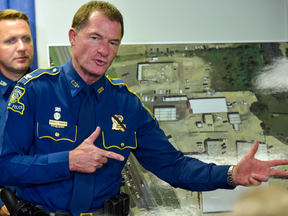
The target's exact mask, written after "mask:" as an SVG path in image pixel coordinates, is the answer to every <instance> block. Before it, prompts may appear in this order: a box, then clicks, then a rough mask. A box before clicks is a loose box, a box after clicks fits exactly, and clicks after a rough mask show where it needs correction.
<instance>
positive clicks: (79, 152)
mask: <svg viewBox="0 0 288 216" xmlns="http://www.w3.org/2000/svg"><path fill="white" fill-rule="evenodd" d="M99 134H100V127H97V128H96V130H95V131H94V132H93V133H92V134H91V135H90V136H89V137H88V138H87V139H85V140H84V141H83V142H82V143H81V144H80V145H79V146H78V147H77V148H75V149H74V150H72V151H70V152H69V167H70V171H76V172H83V173H93V172H95V171H96V169H97V168H101V167H102V166H103V164H105V163H107V160H108V159H107V158H112V159H115V160H119V161H124V157H123V156H122V155H119V154H116V153H114V152H110V151H106V150H103V149H100V148H98V147H96V146H95V145H94V144H93V143H94V141H95V140H96V139H97V137H98V136H99Z"/></svg>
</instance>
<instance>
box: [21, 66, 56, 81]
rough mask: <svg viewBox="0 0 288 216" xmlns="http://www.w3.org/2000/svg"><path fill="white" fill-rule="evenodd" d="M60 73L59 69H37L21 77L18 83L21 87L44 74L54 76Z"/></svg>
mask: <svg viewBox="0 0 288 216" xmlns="http://www.w3.org/2000/svg"><path fill="white" fill-rule="evenodd" d="M59 72H60V68H59V67H52V68H45V69H37V70H34V71H32V72H31V73H28V74H26V75H25V76H23V77H22V78H21V79H20V80H19V81H18V82H19V83H22V84H23V85H26V84H27V83H28V82H30V81H31V80H33V79H35V78H38V77H40V76H42V75H44V74H49V75H52V76H53V75H56V74H58V73H59Z"/></svg>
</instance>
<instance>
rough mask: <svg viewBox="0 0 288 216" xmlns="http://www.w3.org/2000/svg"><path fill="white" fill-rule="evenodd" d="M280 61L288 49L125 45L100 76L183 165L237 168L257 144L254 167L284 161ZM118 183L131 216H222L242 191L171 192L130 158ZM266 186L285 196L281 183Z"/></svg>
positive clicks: (286, 122)
mask: <svg viewBox="0 0 288 216" xmlns="http://www.w3.org/2000/svg"><path fill="white" fill-rule="evenodd" d="M287 54H288V43H222V44H194V43H193V44H192V43H191V44H136V45H125V44H124V45H121V46H120V48H119V51H118V55H117V56H116V58H115V60H114V62H113V64H112V65H111V67H110V68H109V70H108V71H107V73H106V75H108V76H110V77H112V78H120V79H122V80H123V81H124V82H125V83H126V84H127V85H128V86H129V89H130V90H131V91H133V92H135V93H136V94H137V95H138V96H139V98H140V99H141V100H142V102H143V103H144V104H145V106H146V107H147V108H148V109H150V111H151V112H152V113H153V114H154V115H155V117H156V119H157V120H158V121H159V124H160V127H161V128H162V130H163V131H164V132H165V134H166V136H167V138H168V140H169V141H170V142H171V144H172V145H173V146H174V147H175V148H176V149H177V150H180V151H182V152H183V154H184V155H186V156H188V157H194V158H198V159H200V160H202V161H204V162H207V163H215V164H218V165H224V164H225V165H230V164H237V162H238V161H240V160H241V158H242V157H243V156H244V155H245V154H246V153H247V152H248V151H249V150H250V149H251V147H252V145H253V142H254V140H258V141H259V143H260V145H259V150H258V152H257V154H256V157H257V158H258V159H261V160H273V159H288V151H287V150H288V146H287V144H288V130H287V128H288V111H287V106H288V75H286V74H288V73H287V70H288V61H287V57H286V55H287ZM70 57H71V47H70V46H49V61H50V66H51V67H52V66H57V65H61V64H64V63H66V61H67V60H68V59H69V58H70ZM274 169H280V170H285V171H286V169H287V170H288V166H279V167H275V168H274ZM122 176H123V179H124V180H125V186H123V187H122V190H123V191H125V192H126V193H128V194H130V199H131V202H130V207H131V211H130V215H157V216H159V215H160V216H161V215H165V216H169V215H173V216H174V215H185V216H189V215H191V216H192V215H193V216H194V215H197V216H198V215H199V216H200V215H209V216H225V215H229V212H230V211H231V210H232V209H233V204H234V203H235V201H236V200H237V199H238V198H239V196H240V195H241V193H243V191H245V190H247V188H244V187H237V188H236V189H235V190H216V191H211V192H195V191H187V190H183V189H179V188H173V187H171V186H170V185H169V184H167V183H166V182H164V181H162V180H160V179H158V178H157V177H156V176H155V175H153V174H152V173H150V172H149V171H147V170H145V169H144V168H143V167H142V166H141V165H140V164H139V163H138V161H137V160H136V158H135V157H134V156H133V155H132V154H131V155H130V157H129V159H128V161H127V163H126V165H125V167H124V169H123V171H122ZM265 184H269V185H277V186H280V187H283V189H285V190H287V188H288V181H287V180H286V179H282V178H275V177H274V178H270V179H269V181H268V183H265ZM265 184H264V185H265Z"/></svg>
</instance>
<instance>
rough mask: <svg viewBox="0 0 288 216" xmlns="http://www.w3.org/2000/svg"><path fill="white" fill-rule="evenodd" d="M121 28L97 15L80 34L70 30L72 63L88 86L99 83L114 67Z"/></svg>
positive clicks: (91, 17) (95, 12)
mask: <svg viewBox="0 0 288 216" xmlns="http://www.w3.org/2000/svg"><path fill="white" fill-rule="evenodd" d="M121 31H122V29H121V24H120V23H118V22H115V21H113V22H112V21H110V20H109V19H108V18H107V17H106V16H105V15H104V14H102V13H101V12H99V11H94V12H92V13H91V14H90V16H89V18H88V20H87V23H86V24H85V25H84V26H83V27H82V29H81V30H80V31H79V32H76V30H75V29H70V31H69V39H70V43H71V45H72V62H73V66H74V68H75V70H76V71H77V72H78V74H79V75H80V76H81V77H82V79H83V80H84V81H85V82H86V83H87V84H92V83H94V82H96V81H98V80H99V79H100V78H101V77H102V76H103V75H104V73H105V72H106V71H107V69H108V68H109V67H110V65H111V64H112V62H113V60H114V58H115V56H116V54H117V51H118V48H119V45H120V42H121Z"/></svg>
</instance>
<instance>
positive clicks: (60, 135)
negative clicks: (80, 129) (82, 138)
mask: <svg viewBox="0 0 288 216" xmlns="http://www.w3.org/2000/svg"><path fill="white" fill-rule="evenodd" d="M37 136H38V138H39V139H52V140H54V141H62V140H63V141H64V140H65V141H69V142H76V139H77V126H76V125H67V126H65V127H63V128H61V127H59V128H57V127H52V126H51V125H48V124H42V123H39V122H38V123H37Z"/></svg>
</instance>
